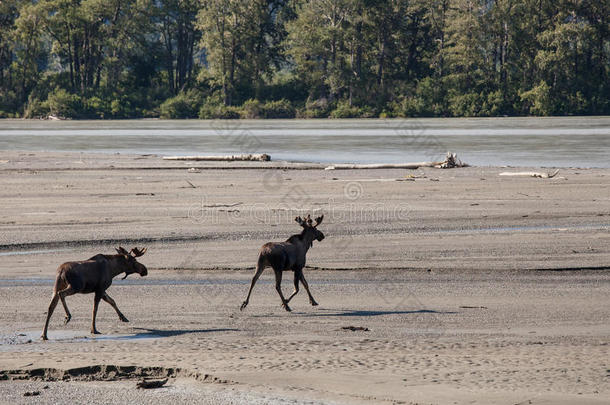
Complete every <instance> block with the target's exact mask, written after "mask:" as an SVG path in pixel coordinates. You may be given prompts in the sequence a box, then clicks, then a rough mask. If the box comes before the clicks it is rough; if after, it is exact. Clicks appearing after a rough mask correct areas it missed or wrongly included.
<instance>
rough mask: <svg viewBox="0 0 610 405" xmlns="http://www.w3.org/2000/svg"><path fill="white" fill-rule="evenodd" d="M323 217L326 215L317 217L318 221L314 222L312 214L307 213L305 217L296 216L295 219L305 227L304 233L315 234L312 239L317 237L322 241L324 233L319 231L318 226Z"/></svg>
mask: <svg viewBox="0 0 610 405" xmlns="http://www.w3.org/2000/svg"><path fill="white" fill-rule="evenodd" d="M323 219H324V215H321V216H319V217H317V218H316V219H315V221H316V223H315V224H314V223H313V221H312V219H311V215H309V214H307V216H306V217H305V219H303V218H301V217H296V218H295V219H294V220H295V221H296V222H297V223H298V224H299V225H301V226H302V227H303V234H307V233H311V235H312V236H313V238H312V240H313V239H315V240H317V241H318V242H320V241H321V240H322V239H324V234H323V233H322V232H321V231H319V230H318V228H317V227H318V225H320V224H321V223H322V220H323Z"/></svg>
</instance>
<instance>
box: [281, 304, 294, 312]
mask: <svg viewBox="0 0 610 405" xmlns="http://www.w3.org/2000/svg"><path fill="white" fill-rule="evenodd" d="M282 306H283V307H284V309H285V310H286V311H288V312H292V309H290V307H289V306H288V304H283V305H282Z"/></svg>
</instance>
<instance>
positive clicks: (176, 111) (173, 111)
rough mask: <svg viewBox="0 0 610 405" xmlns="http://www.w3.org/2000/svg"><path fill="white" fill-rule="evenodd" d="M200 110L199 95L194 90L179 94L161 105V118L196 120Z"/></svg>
mask: <svg viewBox="0 0 610 405" xmlns="http://www.w3.org/2000/svg"><path fill="white" fill-rule="evenodd" d="M200 108H201V95H200V94H199V93H198V92H197V91H194V90H189V91H187V92H186V93H180V94H178V95H177V96H176V97H172V98H170V99H167V100H165V101H164V102H163V104H161V107H160V109H161V118H166V119H167V118H169V119H176V118H197V115H198V111H199V109H200Z"/></svg>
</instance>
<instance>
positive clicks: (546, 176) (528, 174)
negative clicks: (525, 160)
mask: <svg viewBox="0 0 610 405" xmlns="http://www.w3.org/2000/svg"><path fill="white" fill-rule="evenodd" d="M557 173H559V170H555V171H554V172H553V173H545V172H502V173H500V176H512V177H537V178H540V179H552V178H553V177H555V176H557Z"/></svg>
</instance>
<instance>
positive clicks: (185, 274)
mask: <svg viewBox="0 0 610 405" xmlns="http://www.w3.org/2000/svg"><path fill="white" fill-rule="evenodd" d="M521 171H537V172H552V171H554V168H521V167H519V168H512V167H469V168H460V169H448V170H440V169H434V168H425V169H418V170H398V169H380V170H324V165H317V164H305V163H288V162H274V161H272V162H241V163H238V162H177V161H165V160H162V159H161V157H159V156H155V155H122V154H121V155H119V154H99V155H97V154H86V153H84V154H79V153H60V152H47V153H45V152H14V151H6V152H1V153H0V185H1V189H0V230H1V232H0V313H1V314H2V317H0V380H1V381H0V402H4V403H31V402H32V401H36V402H38V403H81V402H87V401H94V402H96V403H164V402H170V401H171V402H178V401H180V402H184V403H209V404H219V403H220V404H225V403H226V404H229V403H233V404H235V403H254V404H257V403H260V404H266V403H298V404H302V403H303V404H326V403H332V404H360V403H362V404H394V403H396V404H399V403H400V404H415V403H419V404H467V403H468V404H472V403H475V404H489V403H499V404H574V403H578V404H607V403H608V397H609V396H610V381H609V378H610V363H609V362H608V359H609V358H610V347H609V343H610V272H609V271H608V270H610V169H584V168H561V169H560V171H559V174H558V175H557V176H555V177H553V178H549V179H541V178H532V177H505V176H500V175H499V174H500V173H502V172H521ZM307 213H312V214H320V213H323V214H325V219H324V222H323V224H322V225H320V229H321V230H322V231H323V232H324V233H325V235H326V239H325V240H323V241H322V242H315V243H314V245H313V247H312V249H311V250H310V251H309V253H308V256H307V260H308V262H307V264H308V267H307V268H306V269H305V277H306V278H307V280H308V281H309V284H310V286H311V290H312V293H313V295H314V297H315V298H316V300H317V301H318V302H319V303H320V305H319V306H318V307H312V306H311V305H310V304H309V302H308V300H307V295H306V293H305V292H304V291H301V292H300V293H299V295H297V296H296V298H295V299H294V300H293V301H292V302H291V306H292V309H293V312H292V313H287V312H286V311H284V310H283V309H282V308H281V307H280V299H279V297H278V295H277V293H276V291H275V288H274V285H273V272H272V271H271V269H267V270H266V271H265V273H263V276H262V277H261V280H260V281H259V283H258V284H257V286H256V287H255V289H254V292H253V296H252V298H251V301H250V305H249V306H248V308H246V309H245V310H244V311H240V310H239V306H240V304H241V302H242V301H243V299H244V298H245V295H246V293H247V291H248V286H249V284H250V280H251V277H252V275H253V269H254V266H255V264H256V258H257V254H258V249H259V248H260V246H261V245H262V244H263V243H265V242H267V241H281V240H285V239H287V238H288V237H289V236H290V235H292V234H294V233H298V232H299V227H298V225H297V224H296V223H295V222H294V217H295V216H297V215H304V214H307ZM119 245H121V246H125V247H126V248H131V247H134V246H140V247H142V246H146V247H147V248H148V252H147V253H146V255H145V256H143V257H142V258H141V259H140V261H141V262H142V263H143V264H145V265H146V266H147V267H148V271H149V274H148V276H147V277H143V278H140V277H139V276H137V275H132V276H130V277H129V278H128V279H127V280H125V281H120V280H118V279H115V282H114V284H113V286H112V287H111V288H110V289H109V290H108V293H109V294H110V295H111V296H112V297H113V298H114V299H115V301H116V302H117V304H118V306H119V308H121V311H122V312H123V313H124V314H125V315H126V316H127V318H129V320H130V323H121V322H120V321H119V320H118V318H117V316H116V314H115V312H114V311H113V310H112V308H111V307H110V306H109V305H107V304H105V303H102V304H101V305H100V311H99V312H98V329H99V330H100V331H101V332H102V333H103V335H97V336H91V335H90V334H89V324H90V319H91V307H92V300H93V297H92V296H91V295H78V296H72V297H69V298H68V299H67V303H68V306H69V307H70V310H71V311H72V316H73V318H72V321H71V322H70V323H69V324H68V325H66V326H64V325H63V315H64V313H63V309H62V308H61V306H58V308H57V309H56V311H55V314H54V316H53V318H52V320H51V325H50V330H49V338H50V340H49V341H48V342H42V341H41V340H40V339H39V336H40V332H41V330H42V326H43V323H44V318H45V313H46V310H47V306H48V302H49V299H50V297H51V294H52V288H53V279H54V276H55V270H56V268H57V267H58V265H59V264H61V263H63V262H65V261H68V260H84V259H87V258H89V257H91V256H93V255H94V254H96V253H108V254H110V253H112V252H113V251H114V248H115V247H117V246H119ZM283 290H284V292H285V293H286V294H288V293H290V292H291V291H292V274H289V273H286V274H285V276H284V283H283ZM146 376H149V377H162V376H169V377H170V378H169V381H168V383H167V384H166V385H165V386H164V387H163V388H159V389H154V390H140V389H136V383H137V382H138V381H140V380H141V379H142V378H143V377H146ZM32 392H34V393H36V392H37V393H38V395H35V396H34V397H24V393H32Z"/></svg>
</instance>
